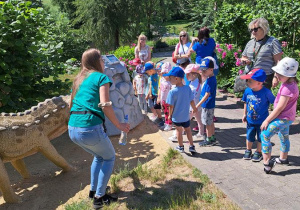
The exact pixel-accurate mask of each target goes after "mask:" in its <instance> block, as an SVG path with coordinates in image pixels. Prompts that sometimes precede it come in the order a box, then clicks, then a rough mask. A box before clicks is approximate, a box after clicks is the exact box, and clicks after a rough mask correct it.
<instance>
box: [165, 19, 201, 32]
mask: <svg viewBox="0 0 300 210" xmlns="http://www.w3.org/2000/svg"><path fill="white" fill-rule="evenodd" d="M189 25H190V21H189V20H171V21H168V22H166V23H165V24H164V26H165V27H167V29H168V32H169V33H175V34H179V32H180V31H182V30H185V31H187V32H188V33H189V34H190V35H193V30H192V28H191V27H189ZM195 34H196V31H195Z"/></svg>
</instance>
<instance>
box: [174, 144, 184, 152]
mask: <svg viewBox="0 0 300 210" xmlns="http://www.w3.org/2000/svg"><path fill="white" fill-rule="evenodd" d="M175 149H176V150H177V151H179V152H181V153H182V152H184V146H179V145H178V146H177V147H175Z"/></svg>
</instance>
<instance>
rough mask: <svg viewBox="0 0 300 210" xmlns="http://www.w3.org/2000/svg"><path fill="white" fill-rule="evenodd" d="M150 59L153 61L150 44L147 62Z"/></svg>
mask: <svg viewBox="0 0 300 210" xmlns="http://www.w3.org/2000/svg"><path fill="white" fill-rule="evenodd" d="M148 61H151V47H150V46H148V58H147V61H146V62H148Z"/></svg>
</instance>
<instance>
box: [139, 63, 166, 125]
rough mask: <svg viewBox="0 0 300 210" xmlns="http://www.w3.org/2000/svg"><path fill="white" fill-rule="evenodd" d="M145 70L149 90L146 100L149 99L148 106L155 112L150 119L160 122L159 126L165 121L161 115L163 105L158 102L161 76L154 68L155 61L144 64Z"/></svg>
mask: <svg viewBox="0 0 300 210" xmlns="http://www.w3.org/2000/svg"><path fill="white" fill-rule="evenodd" d="M144 72H145V73H146V74H148V76H149V78H148V88H149V89H148V92H147V94H146V100H148V106H149V108H150V109H151V112H152V113H153V116H152V117H150V119H151V120H152V121H154V122H156V123H157V124H158V126H160V127H161V126H163V125H164V121H163V119H162V115H161V105H160V104H158V103H157V95H158V81H159V77H158V74H157V71H156V70H155V69H154V64H153V62H151V61H149V62H147V63H146V64H145V66H144Z"/></svg>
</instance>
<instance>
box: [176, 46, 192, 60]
mask: <svg viewBox="0 0 300 210" xmlns="http://www.w3.org/2000/svg"><path fill="white" fill-rule="evenodd" d="M178 45H180V46H179V48H178V54H179V55H184V54H187V53H188V51H189V48H190V46H191V43H190V42H188V43H186V44H184V45H182V44H179V43H178V44H177V45H176V46H175V50H176V49H177V47H178ZM180 59H182V58H178V59H177V63H180ZM189 60H190V61H191V58H189Z"/></svg>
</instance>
